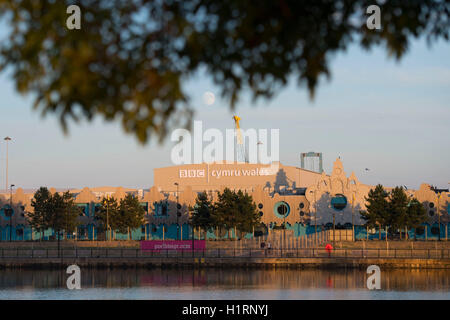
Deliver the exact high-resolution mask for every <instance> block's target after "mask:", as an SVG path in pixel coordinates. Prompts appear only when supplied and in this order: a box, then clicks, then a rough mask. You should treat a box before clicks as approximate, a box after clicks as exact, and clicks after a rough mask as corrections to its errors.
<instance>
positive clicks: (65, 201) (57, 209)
mask: <svg viewBox="0 0 450 320" xmlns="http://www.w3.org/2000/svg"><path fill="white" fill-rule="evenodd" d="M46 210H47V214H46V220H47V223H48V225H49V226H50V227H51V228H52V229H53V230H54V231H55V233H56V235H57V238H58V240H59V239H60V235H61V232H62V231H64V232H65V233H66V234H69V233H72V232H73V231H75V230H76V227H77V226H78V225H79V224H80V221H79V219H78V217H79V214H80V211H79V208H78V207H77V206H76V204H75V202H74V199H73V196H72V195H71V194H70V193H69V191H66V192H64V193H63V194H62V195H60V194H59V193H58V192H55V193H54V194H53V195H52V196H51V198H50V201H49V203H48V206H47V208H46Z"/></svg>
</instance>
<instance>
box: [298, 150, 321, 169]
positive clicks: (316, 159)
mask: <svg viewBox="0 0 450 320" xmlns="http://www.w3.org/2000/svg"><path fill="white" fill-rule="evenodd" d="M305 160H306V161H305ZM305 162H306V165H305ZM300 166H301V168H302V169H307V170H310V171H315V172H318V173H322V172H323V163H322V152H307V153H301V154H300Z"/></svg>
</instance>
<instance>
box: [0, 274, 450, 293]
mask: <svg viewBox="0 0 450 320" xmlns="http://www.w3.org/2000/svg"><path fill="white" fill-rule="evenodd" d="M67 277H68V275H67V274H66V273H65V270H64V271H63V272H60V271H56V270H51V271H48V270H47V271H46V270H34V271H32V270H2V271H1V272H0V289H11V288H22V289H25V288H27V289H33V288H35V289H46V288H48V289H51V288H55V289H56V288H65V287H66V280H67ZM366 280H367V274H366V272H365V270H356V269H352V270H349V269H347V270H344V269H342V270H295V269H289V270H288V269H270V270H259V269H246V270H244V269H196V270H194V269H165V270H164V269H126V270H108V269H106V270H82V273H81V282H82V284H81V285H82V288H120V287H127V288H133V287H140V288H142V289H145V288H149V289H151V288H164V287H169V288H170V287H182V288H184V289H187V290H189V288H192V289H201V288H202V287H208V289H209V290H211V289H214V288H217V289H221V290H227V289H228V290H230V289H257V290H273V289H302V290H305V289H306V290H308V289H326V290H335V289H339V290H346V289H348V290H349V289H358V290H359V289H362V290H364V289H366ZM381 288H382V290H388V291H390V290H395V291H449V290H450V270H386V271H383V270H382V273H381Z"/></svg>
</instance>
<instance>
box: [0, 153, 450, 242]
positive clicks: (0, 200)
mask: <svg viewBox="0 0 450 320" xmlns="http://www.w3.org/2000/svg"><path fill="white" fill-rule="evenodd" d="M224 188H230V189H232V190H242V191H245V192H247V193H248V194H250V195H251V196H252V197H253V200H254V202H255V204H256V206H257V208H258V212H259V214H260V216H261V222H262V225H261V227H260V228H258V229H257V230H255V231H254V232H252V233H249V234H245V235H240V236H241V237H245V238H252V237H255V236H261V235H267V234H270V233H271V232H273V231H274V230H276V229H278V228H280V226H283V225H285V226H286V231H289V232H290V233H291V234H292V235H293V236H295V237H300V236H304V235H306V234H311V233H314V232H315V231H316V230H324V229H330V228H332V226H333V219H334V223H335V228H336V229H350V230H351V229H352V226H354V230H355V238H356V239H366V238H369V239H370V238H374V239H378V233H377V230H370V229H369V230H367V229H366V227H364V226H363V224H364V221H363V220H362V219H361V217H360V214H359V212H360V210H365V199H364V197H366V196H367V194H368V192H369V190H370V189H372V188H374V186H371V185H366V184H363V183H361V182H360V181H359V180H358V177H357V176H356V175H355V174H354V173H351V174H347V173H346V172H345V171H344V167H343V163H342V161H341V160H340V159H336V160H335V161H334V163H333V169H332V172H331V173H329V174H326V173H325V172H323V170H322V169H321V168H320V170H317V172H315V171H311V170H306V169H304V168H301V167H295V166H285V165H283V164H281V163H279V162H276V163H272V164H270V165H264V164H251V163H237V162H234V163H200V164H189V165H176V166H170V167H164V168H157V169H154V183H153V186H152V187H150V188H149V189H128V188H123V187H92V188H88V187H86V188H84V189H74V190H69V191H70V192H71V193H72V194H73V197H74V200H75V203H76V204H77V206H79V207H80V208H81V214H80V217H79V219H80V225H79V226H78V228H77V231H76V232H74V233H73V234H71V235H68V237H69V238H71V239H76V240H104V239H105V238H104V233H102V232H101V231H100V229H99V228H98V226H97V220H96V218H95V216H96V212H97V211H98V208H99V206H100V201H101V199H102V198H103V197H105V196H113V197H115V198H116V199H119V200H120V199H122V198H123V197H125V196H126V195H127V194H133V195H134V196H136V197H138V198H139V200H140V203H141V205H142V207H143V208H144V210H145V213H146V214H145V222H144V223H143V224H142V226H141V227H140V228H137V229H135V230H131V239H132V240H152V239H153V240H156V239H177V238H178V239H184V240H187V239H191V237H192V229H191V226H190V224H189V210H188V208H189V207H190V206H193V205H194V204H195V200H196V198H197V195H198V193H200V192H204V191H206V192H207V193H208V194H209V195H211V197H213V198H216V196H217V192H218V191H222V190H223V189H224ZM387 189H389V188H387ZM50 190H51V192H63V191H67V190H55V189H53V188H51V189H50ZM406 192H407V193H408V195H410V196H414V197H416V198H417V199H418V200H419V201H420V202H422V203H423V205H424V206H425V209H426V211H427V214H428V215H429V218H430V219H429V223H426V224H424V225H423V227H421V228H418V230H416V237H417V238H418V239H437V238H438V236H439V230H441V239H447V238H448V237H449V236H450V228H449V222H450V219H449V217H450V208H449V200H450V193H449V192H448V190H437V189H435V188H433V187H431V186H430V185H429V184H426V183H423V184H421V186H420V188H419V189H418V190H410V189H408V190H406ZM33 196H34V193H33V190H29V191H24V190H23V189H22V188H17V189H14V190H13V192H11V193H10V192H9V190H8V192H4V193H0V239H1V241H8V240H10V239H11V240H12V241H16V240H36V239H39V238H41V236H42V234H41V232H40V231H39V232H38V231H37V230H33V229H32V228H31V226H30V225H29V224H28V223H27V214H28V213H29V212H32V210H33V208H32V207H31V199H32V198H33ZM11 204H12V209H13V210H12V215H11V216H9V214H8V213H9V212H11V210H8V209H9V208H10V207H11ZM177 204H178V206H177ZM177 207H178V208H179V209H178V208H177ZM177 212H180V213H181V214H180V215H179V214H177ZM439 221H440V223H441V228H439V224H438V223H439ZM233 233H234V231H233V230H231V232H228V231H224V232H218V231H217V230H211V231H210V232H208V233H207V238H208V239H226V238H228V237H229V236H232V237H234V236H235V235H234V234H233ZM408 233H409V234H408V236H409V237H411V238H412V237H414V230H408ZM199 234H200V233H194V235H195V237H196V238H197V237H198V236H199ZM238 236H239V235H238ZM43 237H44V240H45V239H54V238H55V232H54V230H51V229H49V230H46V231H45V232H44V234H43ZM113 237H114V239H117V240H126V239H128V235H126V234H114V235H113Z"/></svg>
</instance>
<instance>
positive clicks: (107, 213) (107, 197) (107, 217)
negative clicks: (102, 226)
mask: <svg viewBox="0 0 450 320" xmlns="http://www.w3.org/2000/svg"><path fill="white" fill-rule="evenodd" d="M110 238H111V235H110V232H109V194H108V195H106V241H108V240H110Z"/></svg>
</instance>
